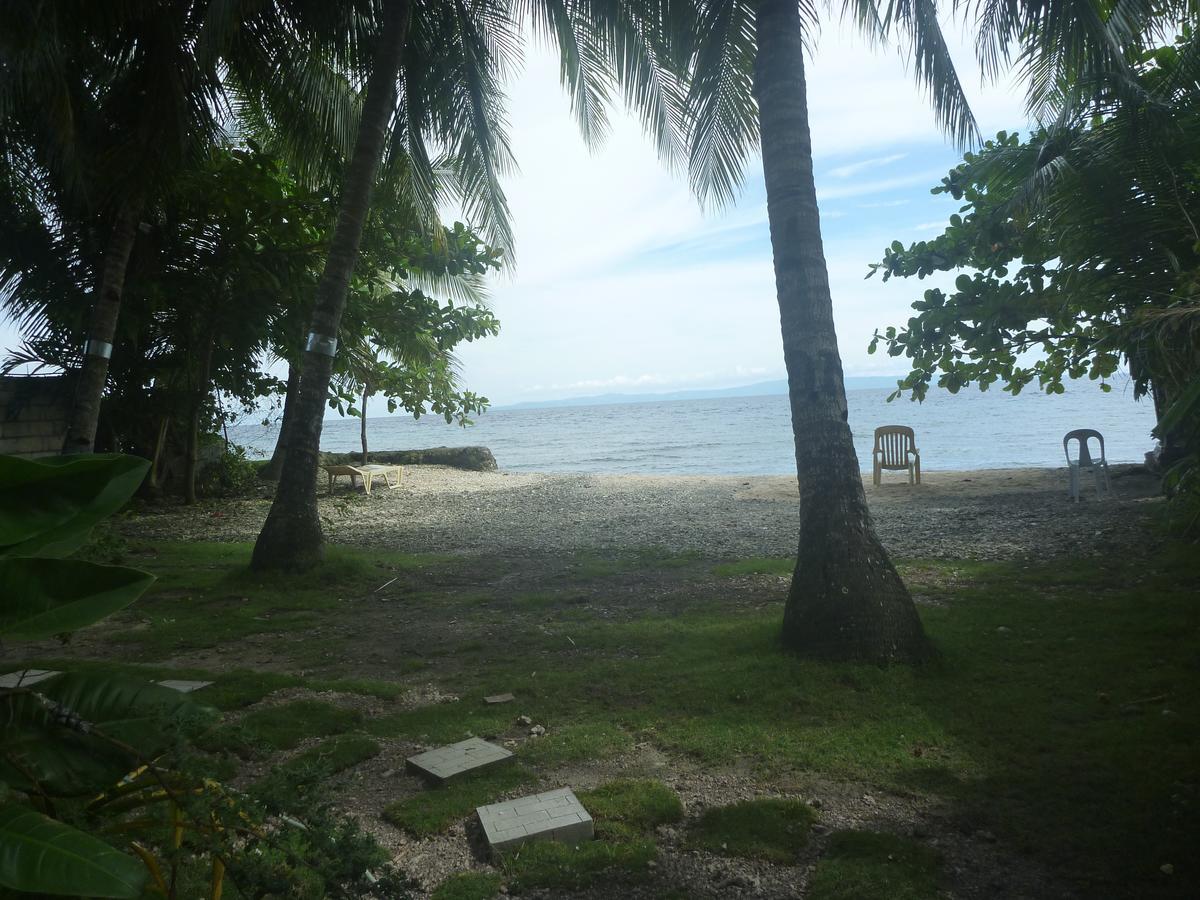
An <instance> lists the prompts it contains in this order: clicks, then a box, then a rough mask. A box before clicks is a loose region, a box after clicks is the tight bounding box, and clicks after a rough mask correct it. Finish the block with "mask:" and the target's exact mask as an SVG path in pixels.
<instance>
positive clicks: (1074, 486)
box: [1063, 428, 1112, 502]
mask: <svg viewBox="0 0 1200 900" xmlns="http://www.w3.org/2000/svg"><path fill="white" fill-rule="evenodd" d="M1092 440H1095V441H1096V443H1097V444H1098V445H1099V447H1100V456H1099V457H1096V456H1093V455H1092V454H1091V452H1090V451H1089V450H1088V443H1089V442H1090V441H1092ZM1071 441H1075V442H1076V443H1078V445H1079V453H1078V454H1077V456H1076V458H1075V459H1071V448H1070V443H1071ZM1063 453H1065V454H1066V457H1067V496H1068V497H1070V498H1071V499H1072V500H1074V501H1076V502H1078V501H1079V477H1080V475H1081V474H1082V473H1084V472H1091V473H1092V480H1093V481H1094V483H1095V485H1096V497H1097V498H1099V497H1101V496H1104V495H1105V494H1108V493H1110V492H1111V491H1112V483H1111V482H1110V481H1109V480H1108V460H1107V459H1105V458H1104V435H1102V434H1101V433H1100V432H1098V431H1097V430H1096V429H1094V428H1076V429H1075V430H1074V431H1068V432H1067V434H1066V436H1065V437H1064V438H1063ZM1101 476H1103V478H1104V482H1103V486H1101V481H1100V479H1101Z"/></svg>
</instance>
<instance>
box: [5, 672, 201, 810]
mask: <svg viewBox="0 0 1200 900" xmlns="http://www.w3.org/2000/svg"><path fill="white" fill-rule="evenodd" d="M35 694H37V695H41V697H44V698H45V699H46V700H47V701H49V702H48V703H46V702H43V701H42V700H41V699H40V698H39V696H35ZM215 715H216V714H215V712H214V711H213V710H211V709H208V708H207V707H204V706H201V705H200V704H198V703H196V702H195V701H194V700H192V699H191V698H190V697H188V696H187V695H186V694H181V693H180V692H178V691H174V690H171V689H170V688H165V687H162V686H160V685H157V684H152V683H150V682H149V681H145V680H142V679H139V678H135V677H132V676H127V675H103V674H96V673H90V674H87V675H84V674H80V673H67V674H65V675H60V676H58V677H57V678H55V679H53V680H52V681H46V682H42V683H40V684H38V685H36V686H35V687H34V688H32V689H31V690H30V691H29V692H24V691H22V692H17V691H11V692H4V691H0V780H3V781H7V782H9V783H10V784H12V785H13V786H14V787H17V788H19V789H21V790H26V791H29V790H32V789H34V787H35V783H36V787H37V788H38V789H40V790H43V791H45V792H46V793H48V794H50V795H52V796H67V797H73V796H82V795H87V794H94V793H96V792H97V791H100V790H104V789H106V788H108V787H111V786H112V785H113V784H114V783H115V782H116V781H118V780H119V779H120V778H121V777H122V776H123V775H125V774H127V773H128V772H129V771H130V770H131V769H133V768H135V767H136V766H137V765H139V764H140V763H141V762H144V761H146V760H149V759H153V758H155V757H157V756H158V755H159V754H161V753H162V752H163V751H164V750H166V749H167V748H168V747H169V746H170V745H171V743H172V741H173V740H174V738H175V736H176V735H177V734H181V733H184V732H193V733H194V732H195V731H197V730H199V729H201V728H204V727H207V726H208V725H210V724H211V722H212V721H213V719H214V718H215ZM80 723H87V730H86V731H85V730H84V729H83V728H81V727H80ZM108 739H112V740H108ZM114 740H115V741H119V742H120V745H118V744H114V743H113V741H114ZM121 745H125V746H128V747H129V748H131V749H132V751H133V752H127V751H126V750H125V749H124V747H122V746H121Z"/></svg>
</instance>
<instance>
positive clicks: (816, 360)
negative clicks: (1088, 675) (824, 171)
mask: <svg viewBox="0 0 1200 900" xmlns="http://www.w3.org/2000/svg"><path fill="white" fill-rule="evenodd" d="M756 31H757V39H758V56H757V58H756V60H755V66H754V96H755V99H756V100H757V101H758V109H759V113H758V114H759V128H760V131H761V137H762V157H763V172H764V175H765V176H766V187H767V217H768V220H769V222H770V226H771V248H772V251H773V255H774V260H775V290H776V295H777V298H778V300H779V323H780V328H781V330H782V332H783V354H784V362H785V364H786V366H787V373H788V394H789V398H790V401H791V411H792V431H793V434H794V436H795V444H796V471H797V475H798V478H799V483H800V546H799V550H798V551H797V555H796V569H795V572H794V574H793V575H792V585H791V590H790V591H789V593H788V599H787V606H786V608H785V610H784V615H783V642H784V644H785V646H786V647H788V648H789V649H792V650H795V651H797V652H800V653H802V654H804V655H806V656H812V657H818V658H825V659H842V660H863V661H875V662H890V661H918V660H921V659H923V658H925V657H927V656H928V655H929V654H930V651H931V648H930V646H929V643H928V641H927V640H926V638H925V635H924V632H923V631H922V629H921V622H920V619H919V618H918V617H917V612H916V608H915V607H914V606H913V602H912V598H911V597H910V596H909V594H908V590H907V589H906V588H905V586H904V583H903V582H902V581H901V580H900V576H899V575H898V574H897V573H896V569H895V567H894V566H893V565H892V563H891V560H890V559H889V558H888V555H887V552H886V551H885V550H884V549H883V545H882V544H881V543H880V541H879V538H878V536H877V535H876V534H875V527H874V524H873V523H872V521H871V515H870V511H869V509H868V508H867V500H866V495H865V493H864V491H863V484H862V476H861V474H860V470H859V466H858V457H857V455H856V454H855V452H854V442H853V440H852V436H851V432H850V426H849V424H848V422H847V409H846V387H845V383H844V381H843V377H842V361H841V357H840V355H839V354H838V348H837V335H836V333H835V331H834V327H833V300H832V297H831V295H830V291H829V273H828V271H827V269H826V266H825V251H824V248H823V246H822V241H821V223H820V218H819V215H818V212H817V192H816V186H815V183H814V181H813V169H812V143H811V139H810V136H809V125H808V101H807V96H806V88H805V81H804V48H803V46H802V42H801V39H802V24H801V20H800V14H799V12H798V9H797V5H796V0H762V2H760V4H759V7H758V16H757V26H756Z"/></svg>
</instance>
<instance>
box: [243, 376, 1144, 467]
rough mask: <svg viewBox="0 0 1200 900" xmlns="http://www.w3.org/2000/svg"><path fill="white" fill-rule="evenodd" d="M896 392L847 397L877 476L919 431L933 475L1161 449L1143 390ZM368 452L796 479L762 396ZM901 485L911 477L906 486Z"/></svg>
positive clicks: (398, 434)
mask: <svg viewBox="0 0 1200 900" xmlns="http://www.w3.org/2000/svg"><path fill="white" fill-rule="evenodd" d="M890 393H891V389H890V388H864V389H857V390H849V391H847V399H848V402H849V410H850V411H849V421H850V425H851V429H852V431H853V434H854V442H855V449H856V450H857V452H858V459H859V465H860V468H861V469H862V470H863V471H870V466H871V455H870V454H871V448H872V444H873V437H874V429H875V427H876V426H878V425H891V424H902V425H909V426H911V427H912V428H913V429H914V430H915V431H916V436H917V446H918V448H919V449H920V451H921V462H922V468H923V469H924V470H925V471H938V470H941V471H972V470H983V469H1014V468H1047V467H1059V466H1063V465H1065V457H1064V455H1063V449H1062V438H1063V435H1064V434H1065V433H1066V432H1067V431H1070V430H1073V429H1075V428H1095V429H1096V430H1098V431H1100V432H1101V433H1102V434H1104V436H1105V442H1106V451H1107V458H1108V461H1109V463H1138V462H1141V461H1142V460H1143V458H1144V455H1145V453H1146V452H1147V451H1149V450H1151V449H1152V448H1153V446H1154V440H1153V438H1152V437H1151V436H1150V430H1151V429H1152V428H1153V426H1154V421H1155V419H1154V410H1153V406H1152V404H1151V403H1150V402H1149V400H1148V399H1145V400H1142V401H1138V402H1135V401H1134V400H1133V397H1132V384H1131V383H1129V382H1126V383H1124V384H1119V385H1117V386H1116V387H1115V388H1114V390H1113V391H1112V392H1110V393H1107V394H1106V393H1103V392H1102V391H1100V390H1099V388H1098V387H1097V386H1096V385H1095V384H1094V383H1085V384H1074V385H1071V386H1070V387H1069V388H1068V390H1067V392H1066V393H1065V394H1060V395H1053V396H1052V395H1047V394H1044V393H1041V392H1033V391H1026V392H1023V393H1021V394H1019V395H1017V396H1015V397H1014V396H1012V395H1010V394H1006V393H1003V392H1001V391H998V390H991V391H987V392H980V391H978V390H970V391H963V392H960V393H958V394H953V395H952V394H949V393H947V392H945V391H938V390H933V391H930V393H929V395H928V397H927V398H926V400H925V401H924V402H923V403H919V404H918V403H913V402H912V401H910V400H908V399H900V400H896V401H893V402H891V403H888V402H887V396H888V395H889V394H890ZM360 425H361V423H360V420H359V419H357V418H350V417H347V418H344V419H333V420H326V422H325V423H324V427H323V430H322V435H321V450H322V451H323V452H332V453H338V452H357V451H359V450H360V447H361V445H360V443H359V428H360ZM277 434H278V422H277V421H276V422H274V423H273V424H272V425H271V426H264V425H263V424H262V423H261V419H258V420H255V419H251V418H248V419H245V420H242V421H240V422H238V423H237V424H235V425H232V426H230V429H229V436H230V440H232V441H233V442H235V443H237V444H239V445H242V446H244V447H246V449H247V451H248V454H249V455H250V456H251V457H252V458H261V457H263V456H268V455H270V453H271V451H272V449H273V447H274V442H275V438H276V436H277ZM367 434H368V448H369V450H370V451H374V452H380V451H388V450H412V449H425V448H429V447H440V446H451V447H455V446H485V447H487V448H488V449H489V450H491V452H492V454H493V455H494V456H495V458H496V462H497V465H498V466H499V468H500V469H501V470H502V471H511V472H545V473H549V474H555V473H563V474H566V473H593V474H617V475H619V474H644V475H788V474H794V473H795V458H794V448H793V442H792V430H791V417H790V409H789V407H788V402H787V397H786V396H783V395H755V396H735V397H717V398H711V399H682V400H667V401H648V402H624V403H611V404H594V403H593V404H585V405H579V406H552V407H538V408H516V409H514V408H509V409H492V410H489V411H487V412H486V413H484V414H483V415H481V416H478V417H477V418H476V424H474V425H472V426H470V427H467V428H462V427H460V426H457V425H447V424H446V423H445V422H444V420H442V419H441V418H437V417H432V416H422V417H421V419H419V420H414V419H412V417H411V416H405V415H402V414H395V415H390V416H368V418H367ZM892 477H900V476H898V475H895V476H892Z"/></svg>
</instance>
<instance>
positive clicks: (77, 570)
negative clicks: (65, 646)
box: [0, 557, 154, 639]
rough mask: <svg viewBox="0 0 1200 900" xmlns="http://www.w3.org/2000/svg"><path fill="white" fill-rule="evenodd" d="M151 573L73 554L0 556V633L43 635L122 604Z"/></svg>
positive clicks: (147, 583)
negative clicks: (76, 557)
mask: <svg viewBox="0 0 1200 900" xmlns="http://www.w3.org/2000/svg"><path fill="white" fill-rule="evenodd" d="M153 582H154V576H153V575H150V574H149V573H147V572H142V571H140V570H138V569H129V568H125V567H123V566H103V565H100V564H98V563H90V562H84V561H82V560H74V559H43V558H40V557H37V558H29V557H16V558H9V559H3V558H0V636H2V637H6V638H28V639H36V638H45V637H51V636H53V635H56V634H61V633H63V632H66V631H75V630H77V629H80V628H83V627H85V626H87V625H91V624H93V623H94V622H97V621H99V620H100V619H103V618H104V617H105V616H107V615H110V614H111V613H114V612H116V611H117V610H119V609H124V608H125V607H126V606H128V605H129V604H130V603H132V602H133V601H134V600H136V599H137V598H138V597H139V596H140V595H141V594H142V592H143V591H145V590H146V588H148V587H149V586H150V585H151V584H152V583H153Z"/></svg>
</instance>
